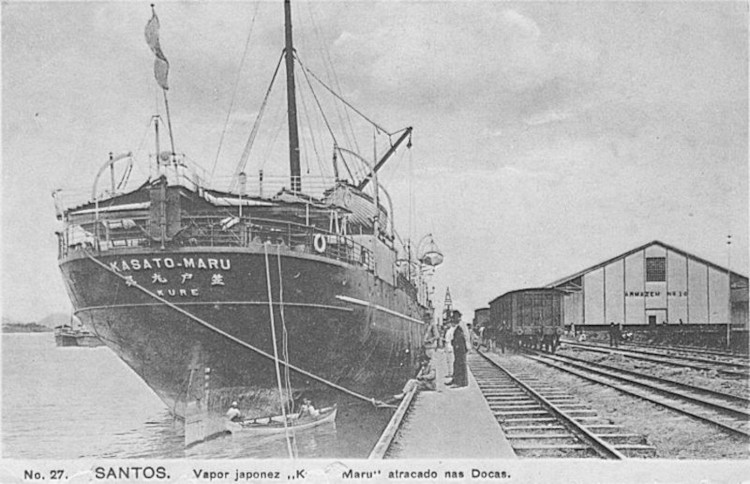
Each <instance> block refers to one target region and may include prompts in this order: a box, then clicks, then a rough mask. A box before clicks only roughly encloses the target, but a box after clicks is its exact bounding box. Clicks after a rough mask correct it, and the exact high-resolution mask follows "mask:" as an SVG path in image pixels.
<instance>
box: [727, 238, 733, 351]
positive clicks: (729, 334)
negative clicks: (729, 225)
mask: <svg viewBox="0 0 750 484" xmlns="http://www.w3.org/2000/svg"><path fill="white" fill-rule="evenodd" d="M727 286H728V287H727V303H728V311H727V349H730V346H729V344H730V342H731V338H732V235H731V234H730V235H727Z"/></svg>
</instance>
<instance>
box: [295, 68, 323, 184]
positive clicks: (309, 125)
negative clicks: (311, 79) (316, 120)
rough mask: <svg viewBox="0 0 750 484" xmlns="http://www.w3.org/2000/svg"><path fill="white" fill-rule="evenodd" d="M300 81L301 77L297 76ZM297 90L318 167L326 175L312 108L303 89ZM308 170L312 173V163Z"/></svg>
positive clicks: (321, 173)
mask: <svg viewBox="0 0 750 484" xmlns="http://www.w3.org/2000/svg"><path fill="white" fill-rule="evenodd" d="M297 79H298V81H297V82H300V81H299V78H297ZM297 92H299V93H300V96H299V99H300V101H302V111H303V112H304V113H305V119H307V130H308V131H309V133H310V141H311V143H312V147H313V151H314V152H315V160H316V161H317V162H318V168H320V175H321V176H325V173H324V171H323V165H322V163H321V161H320V153H318V144H317V143H316V142H315V136H314V134H313V128H312V121H311V120H310V110H309V109H307V102H305V96H303V95H302V92H303V91H302V89H299V87H298V88H297ZM305 155H307V150H305ZM305 161H307V156H305ZM307 170H308V171H307V172H308V173H310V165H309V163H308V166H307Z"/></svg>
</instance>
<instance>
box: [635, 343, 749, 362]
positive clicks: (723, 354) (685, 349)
mask: <svg viewBox="0 0 750 484" xmlns="http://www.w3.org/2000/svg"><path fill="white" fill-rule="evenodd" d="M620 345H622V346H625V347H629V348H652V349H655V350H662V351H673V352H678V353H687V354H688V355H690V354H693V355H704V356H715V357H719V358H729V359H734V360H739V361H750V355H748V354H746V353H734V352H731V351H721V350H709V349H706V348H699V347H694V346H668V345H658V344H648V343H632V342H625V343H620Z"/></svg>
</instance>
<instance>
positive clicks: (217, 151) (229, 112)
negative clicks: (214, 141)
mask: <svg viewBox="0 0 750 484" xmlns="http://www.w3.org/2000/svg"><path fill="white" fill-rule="evenodd" d="M259 7H260V2H257V3H256V4H255V12H253V19H252V20H251V21H250V31H249V32H248V33H247V40H246V41H245V50H244V52H243V53H242V59H241V60H240V68H239V69H238V70H237V78H236V79H235V81H234V89H233V90H232V100H231V101H230V103H229V110H228V111H227V119H225V120H224V127H223V128H222V129H221V138H219V146H218V148H217V149H216V159H215V160H214V166H213V167H212V168H211V180H213V178H214V172H215V171H216V164H217V163H218V162H219V153H221V146H222V144H223V143H224V134H225V133H226V131H227V126H228V125H229V116H231V115H232V108H233V107H234V100H235V99H236V96H237V87H238V86H239V85H240V75H241V74H242V67H243V66H244V65H245V59H246V58H247V51H248V48H249V47H250V37H252V35H253V26H254V25H255V17H256V16H257V15H258V8H259Z"/></svg>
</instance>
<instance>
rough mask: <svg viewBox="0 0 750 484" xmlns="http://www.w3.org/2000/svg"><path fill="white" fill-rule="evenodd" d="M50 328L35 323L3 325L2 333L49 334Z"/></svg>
mask: <svg viewBox="0 0 750 484" xmlns="http://www.w3.org/2000/svg"><path fill="white" fill-rule="evenodd" d="M52 331H53V329H52V328H48V327H47V326H43V325H41V324H37V323H10V324H4V325H3V333H51V332H52Z"/></svg>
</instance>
